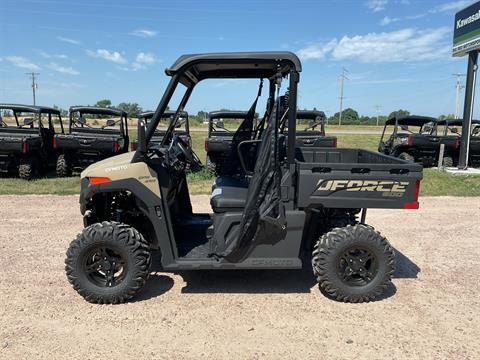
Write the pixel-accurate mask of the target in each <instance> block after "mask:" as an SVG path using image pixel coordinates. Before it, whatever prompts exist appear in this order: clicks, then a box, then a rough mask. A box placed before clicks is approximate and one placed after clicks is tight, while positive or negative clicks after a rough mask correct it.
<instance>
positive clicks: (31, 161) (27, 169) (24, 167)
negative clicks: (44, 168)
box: [18, 158, 37, 180]
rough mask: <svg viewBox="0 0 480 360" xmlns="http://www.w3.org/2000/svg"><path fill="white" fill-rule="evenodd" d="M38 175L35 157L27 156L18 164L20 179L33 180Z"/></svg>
mask: <svg viewBox="0 0 480 360" xmlns="http://www.w3.org/2000/svg"><path fill="white" fill-rule="evenodd" d="M36 175H37V163H36V161H35V158H25V159H21V160H20V165H19V166H18V176H19V177H20V179H24V180H31V179H33V178H34V177H35V176H36Z"/></svg>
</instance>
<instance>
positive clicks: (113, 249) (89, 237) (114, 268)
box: [65, 221, 151, 304]
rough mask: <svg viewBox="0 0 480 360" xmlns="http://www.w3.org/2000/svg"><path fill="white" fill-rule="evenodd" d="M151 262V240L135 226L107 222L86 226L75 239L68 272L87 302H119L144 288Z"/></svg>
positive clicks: (67, 259)
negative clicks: (147, 240) (146, 238)
mask: <svg viewBox="0 0 480 360" xmlns="http://www.w3.org/2000/svg"><path fill="white" fill-rule="evenodd" d="M150 262H151V258H150V250H149V246H148V243H147V242H146V241H145V239H144V238H143V236H142V235H141V234H140V233H139V232H138V231H137V230H136V229H135V228H133V227H130V226H128V225H125V224H121V223H117V222H107V221H105V222H102V223H96V224H93V225H90V226H88V227H86V228H85V229H84V230H83V231H82V233H80V234H79V235H78V236H77V238H76V239H75V240H73V241H72V243H71V244H70V247H69V248H68V251H67V258H66V259H65V271H66V272H67V278H68V281H69V282H70V283H71V284H72V285H73V288H74V289H75V290H76V291H77V292H78V293H79V294H80V295H82V296H83V297H84V298H85V299H86V300H87V301H89V302H92V303H98V304H118V303H123V302H125V301H126V300H129V299H131V298H132V297H133V296H135V295H136V294H137V293H138V292H139V291H140V290H141V289H142V288H143V286H144V285H145V282H146V281H147V278H148V275H149V272H150Z"/></svg>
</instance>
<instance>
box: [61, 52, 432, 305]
mask: <svg viewBox="0 0 480 360" xmlns="http://www.w3.org/2000/svg"><path fill="white" fill-rule="evenodd" d="M300 71H301V64H300V60H299V59H298V57H297V56H296V55H295V54H293V53H290V52H251V53H215V54H196V55H184V56H181V57H180V58H179V59H178V60H177V61H176V62H175V63H174V64H173V65H172V66H171V67H170V68H168V69H167V70H166V73H167V75H169V76H171V79H170V82H169V84H168V86H167V88H166V91H165V94H164V95H163V97H162V100H161V101H160V104H159V105H158V108H157V109H158V111H157V112H156V114H155V115H154V116H153V117H152V119H151V120H150V125H149V126H148V129H147V130H145V127H144V124H143V122H142V121H140V122H139V124H138V147H137V150H136V151H135V152H134V153H133V152H130V153H128V154H122V155H118V156H115V157H113V158H110V159H106V160H103V161H101V162H98V163H96V164H94V165H91V166H90V167H88V168H87V169H86V170H85V171H84V172H83V173H82V177H81V194H80V210H81V213H82V214H83V216H84V224H85V228H84V229H83V231H82V232H81V233H80V234H79V235H78V236H77V238H76V239H75V240H73V241H72V243H71V244H70V247H69V249H68V251H67V257H66V261H65V264H66V273H67V277H68V280H69V281H70V283H71V284H72V286H73V288H74V289H75V290H76V291H77V292H78V293H79V294H80V295H81V296H83V297H84V298H85V299H86V300H87V301H90V302H93V303H121V302H124V301H126V300H129V299H131V298H132V297H133V296H135V295H136V294H138V293H139V291H140V290H141V289H142V288H143V287H144V285H145V283H146V281H147V279H148V276H149V274H150V267H151V264H152V261H153V260H152V259H155V260H154V261H158V264H157V265H158V266H159V267H161V268H162V271H167V272H178V271H185V270H206V269H209V270H214V269H232V270H240V269H301V268H302V266H312V270H313V273H314V275H315V278H316V279H317V280H318V282H319V284H320V287H321V288H322V290H323V292H324V293H325V294H327V295H328V296H329V297H331V298H333V299H336V300H340V301H347V302H364V301H370V300H374V299H376V298H378V297H379V296H380V295H381V294H382V293H383V292H384V291H385V289H386V288H387V287H388V286H389V284H390V281H391V277H392V274H393V272H394V263H395V254H394V251H393V248H392V247H391V245H390V244H389V243H388V241H387V239H386V238H385V237H384V236H382V235H381V234H380V233H379V232H377V231H376V230H374V229H373V227H371V226H368V225H366V224H365V216H366V210H365V209H367V208H382V209H384V211H385V209H388V208H393V209H416V208H418V192H419V185H420V180H421V178H422V166H421V165H419V164H415V163H410V162H407V161H403V160H400V159H397V158H394V157H390V156H386V155H384V154H379V153H374V152H371V151H367V150H362V149H336V148H317V147H305V146H303V147H297V146H296V139H295V138H296V121H297V86H298V82H299V79H300ZM218 78H221V79H224V78H232V79H237V78H259V79H270V81H269V85H270V89H269V92H268V94H269V95H268V101H267V102H266V103H267V106H266V109H265V116H264V118H262V119H261V120H260V121H263V120H265V121H263V122H264V124H265V127H264V129H263V131H262V132H261V134H255V133H254V131H255V129H254V127H253V124H254V117H255V116H254V115H255V113H256V106H257V100H258V96H259V95H260V94H258V96H257V97H256V98H255V100H254V102H253V104H252V106H251V107H250V110H249V111H248V114H247V117H246V119H245V121H243V122H242V124H241V126H240V127H239V129H238V130H237V132H236V134H234V136H233V141H232V143H233V144H235V145H234V146H236V149H237V150H239V147H242V146H246V145H248V144H249V143H252V142H256V143H258V144H259V145H258V149H257V150H258V151H257V152H256V158H255V159H254V160H255V161H254V164H253V168H251V169H250V168H244V171H245V173H250V174H251V178H250V181H249V184H248V187H247V188H244V187H240V186H234V185H219V186H217V187H216V188H215V189H214V190H213V191H212V195H211V198H210V205H211V209H212V211H213V213H211V214H209V213H206V214H204V213H194V212H193V211H192V205H191V201H190V196H189V189H188V184H187V181H186V169H187V168H188V167H190V168H192V169H193V170H195V169H199V168H200V166H201V163H200V160H199V158H198V156H196V154H195V153H194V151H193V150H192V148H187V147H185V146H184V142H183V140H182V139H181V138H180V136H179V135H176V134H175V133H174V129H175V127H176V124H177V122H178V120H179V118H180V111H181V110H182V109H184V108H185V106H186V105H187V102H188V99H189V95H190V94H191V93H192V91H194V89H195V87H196V85H197V84H198V83H199V82H201V81H204V80H206V79H218ZM285 83H286V84H285ZM179 84H182V86H178V85H179ZM203 88H204V89H205V87H203ZM285 88H288V89H289V96H288V107H287V108H282V106H280V101H279V92H280V89H285ZM177 90H178V91H181V92H182V93H183V92H185V93H184V95H183V96H182V97H181V101H180V103H179V104H178V108H177V110H176V112H175V115H174V117H173V118H172V119H171V122H170V126H169V127H168V130H167V132H166V133H165V135H164V137H163V139H162V142H161V143H160V144H159V145H156V146H150V144H149V142H150V140H151V138H152V137H153V135H154V131H155V129H156V127H157V125H158V123H159V121H160V119H161V118H162V113H164V112H165V110H166V109H167V106H172V104H171V103H169V101H170V99H171V98H172V96H173V95H174V93H176V91H177ZM180 95H182V94H180ZM285 118H287V119H288V120H287V121H288V134H287V136H283V134H281V133H280V132H279V128H280V126H281V124H282V121H283V119H285ZM242 138H245V139H248V140H241V139H242ZM240 140H241V141H240ZM238 141H240V142H239V143H238V145H236V144H237V142H238ZM237 154H238V156H239V158H240V159H239V160H240V163H241V164H242V166H243V165H244V164H246V163H247V162H246V161H245V159H244V158H243V156H244V155H243V154H244V153H243V152H242V151H240V150H239V151H237ZM362 209H363V211H362ZM360 212H362V216H361V218H360V219H357V217H356V215H357V214H358V213H360ZM155 251H156V252H158V253H159V256H156V257H154V258H153V257H152V252H155ZM298 274H299V275H300V274H301V272H299V273H298Z"/></svg>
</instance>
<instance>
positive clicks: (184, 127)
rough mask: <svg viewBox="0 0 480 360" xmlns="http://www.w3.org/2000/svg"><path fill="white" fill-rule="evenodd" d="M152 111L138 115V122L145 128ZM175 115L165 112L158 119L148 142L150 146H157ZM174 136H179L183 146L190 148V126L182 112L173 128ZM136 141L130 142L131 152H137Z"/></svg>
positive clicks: (171, 112) (186, 116) (185, 114)
mask: <svg viewBox="0 0 480 360" xmlns="http://www.w3.org/2000/svg"><path fill="white" fill-rule="evenodd" d="M153 114H154V112H153V111H146V112H143V113H141V114H139V115H138V120H139V121H143V122H144V124H145V125H146V126H148V123H149V121H150V119H151V118H152V117H153ZM174 115H175V112H174V111H165V114H163V118H162V119H160V122H159V124H158V127H157V129H156V130H155V133H154V134H153V136H152V139H151V140H150V146H154V145H158V144H160V143H161V142H162V139H163V137H164V136H165V133H166V132H167V129H168V124H169V123H170V121H171V119H172V117H173V116H174ZM175 134H178V135H180V137H181V138H182V139H183V140H184V141H185V144H186V145H188V146H190V147H191V146H192V138H191V136H190V125H189V120H188V113H187V112H186V111H183V112H182V113H181V114H180V119H179V121H178V124H177V127H176V128H175ZM137 144H138V141H137V140H136V139H135V140H132V141H131V142H130V148H131V150H132V151H135V150H137Z"/></svg>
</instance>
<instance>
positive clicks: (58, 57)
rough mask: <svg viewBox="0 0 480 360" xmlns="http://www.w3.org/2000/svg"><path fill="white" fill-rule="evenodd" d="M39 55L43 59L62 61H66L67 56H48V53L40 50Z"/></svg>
mask: <svg viewBox="0 0 480 360" xmlns="http://www.w3.org/2000/svg"><path fill="white" fill-rule="evenodd" d="M39 53H40V55H41V56H42V57H44V58H45V59H52V58H54V59H62V60H66V59H68V56H67V55H65V54H48V53H46V52H45V51H42V50H40V51H39Z"/></svg>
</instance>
